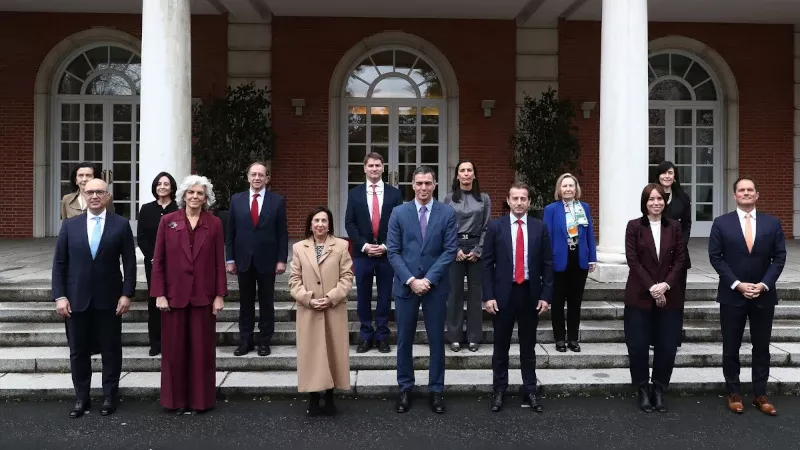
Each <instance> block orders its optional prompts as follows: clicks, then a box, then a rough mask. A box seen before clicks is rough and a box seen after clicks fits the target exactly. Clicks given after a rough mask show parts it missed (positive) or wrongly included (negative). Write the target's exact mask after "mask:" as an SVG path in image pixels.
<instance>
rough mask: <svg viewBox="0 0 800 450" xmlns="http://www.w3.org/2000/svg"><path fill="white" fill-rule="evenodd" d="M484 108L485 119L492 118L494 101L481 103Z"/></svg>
mask: <svg viewBox="0 0 800 450" xmlns="http://www.w3.org/2000/svg"><path fill="white" fill-rule="evenodd" d="M481 108H483V117H492V109H493V108H494V100H484V101H482V102H481Z"/></svg>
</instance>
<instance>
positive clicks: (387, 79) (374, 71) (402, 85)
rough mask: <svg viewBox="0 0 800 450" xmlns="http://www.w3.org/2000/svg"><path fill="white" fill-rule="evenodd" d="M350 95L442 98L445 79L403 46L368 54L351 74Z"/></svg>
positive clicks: (348, 88)
mask: <svg viewBox="0 0 800 450" xmlns="http://www.w3.org/2000/svg"><path fill="white" fill-rule="evenodd" d="M345 95H346V96H347V97H356V98H372V97H374V98H442V97H443V91H442V85H441V81H440V80H439V76H438V75H437V74H436V71H435V70H434V69H433V67H431V65H430V64H428V63H427V61H425V60H423V59H422V58H420V57H418V56H416V55H414V54H412V53H410V52H406V51H403V50H384V51H380V52H377V53H374V54H372V55H370V56H368V57H366V58H364V59H363V60H362V61H361V63H359V65H358V66H357V67H356V68H355V70H353V72H352V73H351V74H350V78H349V79H348V81H347V86H346V87H345Z"/></svg>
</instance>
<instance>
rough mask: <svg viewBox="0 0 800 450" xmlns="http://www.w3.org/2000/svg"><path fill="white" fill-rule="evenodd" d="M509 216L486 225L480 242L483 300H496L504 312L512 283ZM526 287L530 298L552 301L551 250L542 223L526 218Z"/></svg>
mask: <svg viewBox="0 0 800 450" xmlns="http://www.w3.org/2000/svg"><path fill="white" fill-rule="evenodd" d="M511 245H512V240H511V216H510V215H505V216H501V217H499V218H497V219H494V220H492V221H491V222H489V225H488V226H487V227H486V237H484V239H483V255H482V256H481V261H482V262H483V278H482V285H483V301H487V300H496V301H497V307H498V308H500V309H504V308H505V307H506V306H508V302H509V298H510V297H511V285H512V283H513V282H514V249H513V248H512V247H511ZM528 282H529V283H528V284H529V285H530V290H531V294H530V298H531V300H532V301H535V302H538V301H539V300H544V301H546V302H547V303H550V302H551V301H552V299H553V250H552V247H551V246H550V235H549V233H548V231H547V227H546V226H545V224H544V222H542V221H541V220H539V219H536V218H535V217H532V216H530V215H528Z"/></svg>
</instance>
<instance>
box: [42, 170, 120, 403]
mask: <svg viewBox="0 0 800 450" xmlns="http://www.w3.org/2000/svg"><path fill="white" fill-rule="evenodd" d="M82 195H83V196H84V200H85V201H86V204H87V210H86V212H85V213H83V214H81V215H79V216H76V217H73V218H70V219H67V220H65V221H63V222H62V224H61V231H60V232H59V233H58V241H57V242H56V251H55V255H54V256H53V274H52V292H53V300H55V302H56V312H58V315H59V316H61V317H63V318H64V319H65V322H66V328H67V342H68V344H69V353H70V355H69V358H70V370H71V372H72V383H73V385H74V388H75V397H76V402H75V405H74V406H73V407H72V410H71V411H70V413H69V415H70V417H72V418H78V417H81V416H82V415H83V414H84V413H85V412H86V411H89V409H90V408H91V400H90V398H89V389H90V385H91V379H92V364H91V355H90V344H91V343H92V342H94V341H96V342H98V343H99V345H100V353H101V354H102V358H103V359H102V361H103V396H104V400H103V406H102V408H101V410H100V413H101V414H102V415H103V416H107V415H111V414H113V413H114V411H115V410H116V408H117V403H118V398H117V393H118V391H119V377H120V372H121V370H122V315H123V314H125V313H126V312H128V309H129V308H130V304H131V300H130V299H131V297H133V295H134V290H135V289H136V249H135V245H134V241H133V232H132V230H131V226H130V222H129V221H128V219H126V218H124V217H122V216H119V215H117V214H115V213H112V212H109V211H107V210H106V205H107V203H108V199H109V195H108V186H107V185H106V183H105V181H103V180H101V179H99V178H95V179H92V180H89V181H88V182H87V183H86V186H85V188H84V190H83V192H82ZM120 258H121V259H122V267H123V271H122V272H120V264H119V261H120Z"/></svg>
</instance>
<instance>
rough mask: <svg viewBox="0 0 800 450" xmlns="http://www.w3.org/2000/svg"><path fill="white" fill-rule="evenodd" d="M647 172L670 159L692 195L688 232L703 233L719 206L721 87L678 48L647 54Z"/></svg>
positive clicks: (721, 205) (721, 188) (722, 120)
mask: <svg viewBox="0 0 800 450" xmlns="http://www.w3.org/2000/svg"><path fill="white" fill-rule="evenodd" d="M648 62H649V64H648V77H649V80H648V81H649V89H650V92H649V100H650V112H649V132H650V135H649V166H650V178H651V179H652V178H653V177H654V175H655V173H654V172H655V167H656V166H657V165H658V164H659V163H660V162H661V161H664V160H669V161H672V162H673V163H674V164H675V166H676V168H677V171H678V176H679V179H680V182H681V186H682V187H683V188H684V190H685V191H686V193H687V194H689V196H690V197H691V200H692V221H693V225H692V237H707V236H708V235H709V232H710V231H711V224H712V222H713V220H714V218H715V217H716V216H718V215H720V214H722V213H723V212H724V199H723V192H725V191H724V184H723V177H724V173H723V166H724V157H723V153H724V146H723V138H722V136H723V130H724V128H723V126H722V124H724V123H725V118H724V112H725V110H724V108H723V102H722V92H721V90H720V89H719V83H718V81H717V79H716V77H715V75H714V74H713V72H712V71H711V69H710V68H709V67H708V66H707V65H706V64H705V63H704V62H703V61H702V60H701V59H699V58H697V57H696V56H695V55H693V54H691V53H688V52H683V51H679V50H667V51H660V52H657V53H653V54H651V55H650V57H649V61H648Z"/></svg>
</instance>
